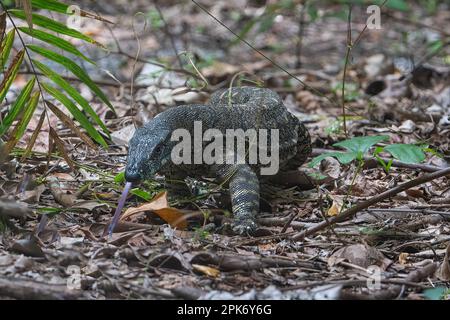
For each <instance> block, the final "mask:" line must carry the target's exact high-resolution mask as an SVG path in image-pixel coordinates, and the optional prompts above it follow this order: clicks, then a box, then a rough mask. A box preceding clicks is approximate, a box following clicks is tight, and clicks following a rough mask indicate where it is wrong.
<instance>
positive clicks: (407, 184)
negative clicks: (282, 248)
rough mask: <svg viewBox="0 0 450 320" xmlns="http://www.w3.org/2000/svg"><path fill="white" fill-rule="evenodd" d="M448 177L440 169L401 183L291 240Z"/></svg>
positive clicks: (444, 170)
mask: <svg viewBox="0 0 450 320" xmlns="http://www.w3.org/2000/svg"><path fill="white" fill-rule="evenodd" d="M448 175H450V168H445V169H442V170H439V171H436V172H433V173H430V174H426V175H423V176H421V177H419V178H416V179H414V180H411V181H408V182H405V183H403V184H401V185H399V186H397V187H395V188H392V189H390V190H387V191H385V192H383V193H380V194H378V195H376V196H374V197H372V198H370V199H368V200H366V201H363V202H361V203H358V204H357V205H356V206H353V207H351V208H350V209H348V210H345V211H344V212H342V213H341V214H339V215H337V216H334V217H331V218H329V219H328V220H327V221H322V222H321V223H318V224H317V225H315V226H313V227H311V228H308V229H307V230H305V231H303V232H300V233H297V234H295V235H294V236H293V237H292V239H293V240H296V241H298V240H302V239H304V238H305V237H307V236H309V235H311V234H314V233H316V232H318V231H320V230H323V229H325V228H326V227H328V226H330V225H332V224H335V223H337V222H342V221H344V220H347V219H349V218H351V217H353V216H354V215H355V214H356V213H357V212H359V211H361V210H363V209H366V208H368V207H370V206H372V205H374V204H375V203H378V202H381V201H383V200H385V199H387V198H390V197H393V196H395V195H396V194H398V193H400V192H402V191H405V190H408V189H411V188H413V187H415V186H418V185H421V184H423V183H426V182H430V181H432V180H435V179H438V178H441V177H445V176H448Z"/></svg>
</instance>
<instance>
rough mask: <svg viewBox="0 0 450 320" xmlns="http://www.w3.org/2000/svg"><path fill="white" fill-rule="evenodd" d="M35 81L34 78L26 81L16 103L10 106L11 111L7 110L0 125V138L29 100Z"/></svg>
mask: <svg viewBox="0 0 450 320" xmlns="http://www.w3.org/2000/svg"><path fill="white" fill-rule="evenodd" d="M35 81H36V78H35V77H32V78H31V79H30V81H28V83H27V84H26V86H25V87H24V88H23V89H22V91H21V92H20V94H19V96H18V97H17V98H16V101H14V104H13V105H12V106H11V109H10V110H9V112H8V114H7V115H6V117H5V119H3V122H2V123H1V125H0V136H2V135H4V134H5V132H6V131H8V129H9V127H10V126H11V124H12V123H13V122H14V120H15V119H16V118H17V116H18V115H19V114H20V112H21V111H22V110H23V107H24V106H25V103H26V102H27V101H28V99H29V98H30V94H31V91H32V90H33V87H34V83H35Z"/></svg>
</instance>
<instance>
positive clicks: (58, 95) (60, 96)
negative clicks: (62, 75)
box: [41, 83, 107, 148]
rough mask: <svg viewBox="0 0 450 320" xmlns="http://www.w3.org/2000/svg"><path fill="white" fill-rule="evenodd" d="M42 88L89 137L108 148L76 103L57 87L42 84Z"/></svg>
mask: <svg viewBox="0 0 450 320" xmlns="http://www.w3.org/2000/svg"><path fill="white" fill-rule="evenodd" d="M41 86H42V87H43V88H44V89H45V91H47V92H48V93H49V94H51V95H52V96H53V97H54V98H55V99H56V100H58V101H59V102H61V103H62V104H63V105H64V106H65V107H66V108H67V109H68V110H69V112H70V113H71V114H72V115H73V117H74V118H75V120H77V121H78V122H79V123H80V124H81V126H82V127H83V128H84V129H85V130H86V131H87V132H88V133H89V135H90V136H91V137H92V138H93V139H94V140H95V141H97V142H98V143H99V144H101V145H102V146H104V147H105V148H106V147H107V144H106V142H105V140H104V139H103V137H102V136H101V135H100V134H99V133H98V131H97V130H96V129H95V128H94V127H93V126H92V124H91V123H90V122H89V120H88V118H86V116H85V115H84V114H83V113H82V112H81V111H80V110H79V109H78V108H77V106H76V105H75V103H73V102H72V100H70V99H69V98H67V97H66V96H65V95H64V93H62V92H61V91H59V90H58V89H56V88H55V87H52V86H51V85H49V84H47V83H41Z"/></svg>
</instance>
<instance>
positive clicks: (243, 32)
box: [230, 19, 256, 47]
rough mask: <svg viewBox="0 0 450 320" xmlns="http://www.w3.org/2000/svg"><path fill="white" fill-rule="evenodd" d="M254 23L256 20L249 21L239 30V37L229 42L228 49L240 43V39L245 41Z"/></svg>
mask: <svg viewBox="0 0 450 320" xmlns="http://www.w3.org/2000/svg"><path fill="white" fill-rule="evenodd" d="M255 23H256V19H251V20H250V21H248V22H247V23H246V24H245V25H244V27H243V28H242V29H241V32H239V37H236V39H234V40H233V41H231V42H230V47H232V46H234V45H236V44H238V43H239V42H240V41H241V39H245V37H246V36H247V34H248V33H249V32H250V30H252V28H253V26H254V25H255Z"/></svg>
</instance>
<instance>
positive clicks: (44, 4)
mask: <svg viewBox="0 0 450 320" xmlns="http://www.w3.org/2000/svg"><path fill="white" fill-rule="evenodd" d="M31 4H32V5H33V7H34V8H39V9H45V10H50V11H55V12H59V13H65V14H67V8H69V5H67V4H65V3H62V2H59V1H55V0H32V1H31Z"/></svg>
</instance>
